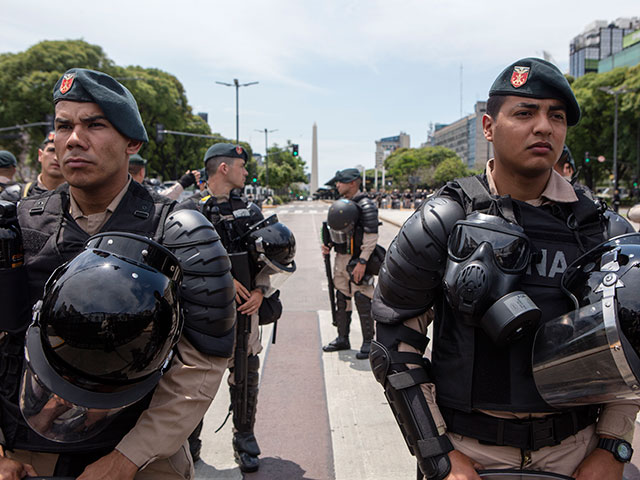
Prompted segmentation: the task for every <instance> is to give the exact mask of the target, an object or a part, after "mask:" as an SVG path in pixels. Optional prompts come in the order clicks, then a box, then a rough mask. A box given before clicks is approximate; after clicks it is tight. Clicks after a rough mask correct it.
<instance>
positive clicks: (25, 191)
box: [22, 182, 33, 198]
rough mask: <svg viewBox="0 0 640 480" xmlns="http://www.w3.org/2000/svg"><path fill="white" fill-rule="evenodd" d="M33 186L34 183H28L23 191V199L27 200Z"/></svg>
mask: <svg viewBox="0 0 640 480" xmlns="http://www.w3.org/2000/svg"><path fill="white" fill-rule="evenodd" d="M32 186H33V182H27V183H26V184H25V186H24V189H23V190H22V198H27V195H29V190H31V187H32Z"/></svg>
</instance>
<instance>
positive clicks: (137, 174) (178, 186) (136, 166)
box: [129, 153, 200, 200]
mask: <svg viewBox="0 0 640 480" xmlns="http://www.w3.org/2000/svg"><path fill="white" fill-rule="evenodd" d="M129 174H130V175H131V178H133V180H135V181H136V182H138V183H139V184H140V185H143V186H145V187H147V188H151V189H152V188H153V186H152V185H151V184H150V183H149V181H148V180H147V179H146V175H147V159H146V158H142V156H141V155H140V154H139V153H134V154H133V155H131V156H130V157H129ZM199 180H200V171H199V170H191V171H189V170H187V171H186V172H185V174H184V175H183V176H182V177H180V179H179V180H178V181H177V182H176V183H175V184H174V185H172V186H171V187H169V188H166V189H164V190H160V191H159V192H158V193H159V194H160V195H163V196H165V197H167V198H170V199H171V200H177V199H178V198H179V197H180V195H181V194H182V192H184V191H185V189H187V188H189V187H190V186H191V185H193V184H194V183H195V184H197V183H198V181H199Z"/></svg>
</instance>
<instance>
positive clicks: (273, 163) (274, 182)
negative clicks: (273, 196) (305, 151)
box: [258, 140, 307, 195]
mask: <svg viewBox="0 0 640 480" xmlns="http://www.w3.org/2000/svg"><path fill="white" fill-rule="evenodd" d="M267 162H268V167H269V181H268V182H267V168H266V167H267V165H266V164H265V165H263V166H262V167H260V168H259V169H258V172H259V173H258V175H259V179H260V183H261V184H262V185H267V183H268V185H269V187H271V188H273V189H274V190H275V191H276V193H278V194H281V195H284V194H288V193H289V190H290V188H289V187H290V186H291V185H292V184H293V183H297V182H306V181H307V176H306V174H305V171H304V167H305V165H306V163H305V161H304V160H303V159H302V157H300V156H298V157H294V156H293V154H292V153H291V141H290V140H288V141H287V146H286V147H283V148H281V147H279V146H278V145H277V144H275V143H274V144H273V146H272V147H270V148H269V155H268V160H267Z"/></svg>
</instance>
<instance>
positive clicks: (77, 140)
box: [67, 125, 87, 149]
mask: <svg viewBox="0 0 640 480" xmlns="http://www.w3.org/2000/svg"><path fill="white" fill-rule="evenodd" d="M86 146H87V142H86V138H85V136H84V133H83V131H82V126H81V125H76V126H74V127H73V130H71V133H70V134H69V138H68V139H67V148H69V149H73V148H75V147H80V148H86Z"/></svg>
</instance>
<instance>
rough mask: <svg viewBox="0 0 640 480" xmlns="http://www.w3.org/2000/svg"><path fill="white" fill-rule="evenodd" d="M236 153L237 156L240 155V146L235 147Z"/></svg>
mask: <svg viewBox="0 0 640 480" xmlns="http://www.w3.org/2000/svg"><path fill="white" fill-rule="evenodd" d="M236 153H237V154H238V155H242V147H241V146H240V145H238V146H237V147H236Z"/></svg>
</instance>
